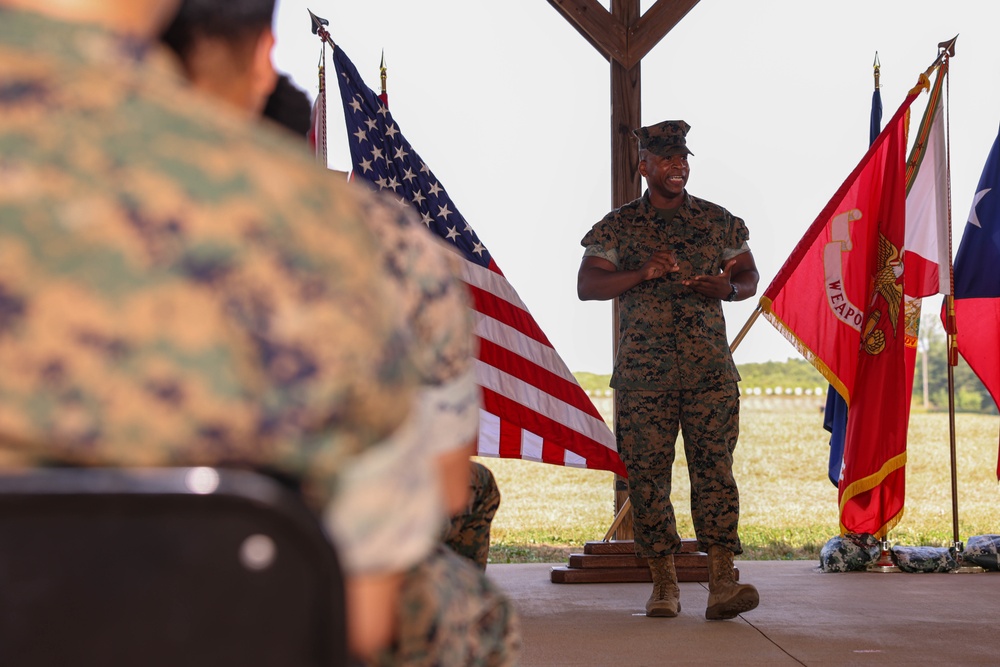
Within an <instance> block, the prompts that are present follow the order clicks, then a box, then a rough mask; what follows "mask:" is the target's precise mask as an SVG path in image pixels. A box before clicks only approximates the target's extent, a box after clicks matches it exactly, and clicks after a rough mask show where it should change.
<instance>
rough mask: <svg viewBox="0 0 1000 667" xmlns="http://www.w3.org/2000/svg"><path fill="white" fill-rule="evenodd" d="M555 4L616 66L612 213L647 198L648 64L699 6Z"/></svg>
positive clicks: (628, 525)
mask: <svg viewBox="0 0 1000 667" xmlns="http://www.w3.org/2000/svg"><path fill="white" fill-rule="evenodd" d="M549 4H550V5H552V6H553V7H554V8H555V9H556V10H557V11H558V12H559V13H560V14H562V15H563V17H564V18H565V19H566V20H567V21H569V22H570V23H571V24H572V25H573V27H575V28H576V29H577V31H579V32H580V34H581V35H583V37H584V39H586V40H587V41H588V42H590V44H591V45H592V46H593V47H594V48H596V49H597V50H598V51H599V52H600V53H601V55H602V56H604V58H605V59H607V60H608V62H609V63H610V64H611V207H612V208H618V207H619V206H622V205H624V204H627V203H628V202H630V201H632V200H634V199H637V198H638V197H639V196H640V195H641V194H642V182H641V178H640V176H639V146H638V143H637V142H636V140H635V137H634V136H633V135H632V130H634V129H635V128H637V127H639V126H640V125H641V124H642V77H641V69H640V65H641V62H642V59H643V57H645V55H646V54H647V53H649V51H650V49H652V48H653V47H654V46H656V45H657V44H658V43H659V41H660V40H661V39H662V38H663V37H664V36H665V35H666V34H667V33H668V32H670V30H671V29H672V28H673V27H674V26H675V25H677V23H678V22H679V21H680V20H681V19H682V18H684V16H685V15H686V14H687V13H688V12H689V11H690V10H691V8H692V7H694V6H695V5H696V4H698V0H657V1H656V3H655V4H654V5H653V6H652V7H650V8H649V9H648V10H647V11H646V13H645V14H641V15H640V7H639V0H612V2H611V11H610V12H609V11H608V10H607V9H605V8H604V6H603V5H601V4H600V3H599V2H598V1H597V0H549ZM618 317H619V314H618V301H617V299H616V300H615V301H614V303H613V304H612V318H613V324H612V326H613V327H614V334H615V335H614V345H615V350H614V353H615V354H616V355H617V353H618V349H617V348H618V324H619V321H618ZM615 400H616V402H617V399H615ZM615 413H616V414H617V410H615ZM614 494H615V515H616V516H617V515H618V513H619V512H620V510H621V508H622V507H623V506H624V505H625V500H626V499H627V498H628V483H627V480H626V479H625V478H624V477H619V476H618V475H615V481H614ZM632 536H633V533H632V517H631V513H629V514H628V516H626V517H623V518H622V520H621V521H620V523H619V524H618V527H617V528H616V530H615V537H616V538H617V539H619V540H630V539H632Z"/></svg>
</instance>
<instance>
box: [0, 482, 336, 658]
mask: <svg viewBox="0 0 1000 667" xmlns="http://www.w3.org/2000/svg"><path fill="white" fill-rule="evenodd" d="M345 626H346V612H345V609H344V591H343V576H342V573H341V570H340V567H339V564H338V561H337V557H336V553H335V550H334V548H333V546H332V544H331V542H330V541H329V539H328V538H327V536H326V535H325V533H324V532H323V530H322V529H321V527H320V524H319V521H318V520H317V518H316V516H315V515H314V514H313V513H311V512H310V511H309V510H308V509H307V508H306V507H305V506H304V505H303V504H302V503H301V501H300V500H299V498H298V496H297V495H296V494H295V493H294V492H292V491H290V490H288V489H286V488H285V487H283V486H282V485H281V484H279V483H278V482H277V481H275V480H273V479H272V478H270V477H267V476H265V475H262V474H257V473H252V472H246V471H238V470H222V469H216V468H163V469H133V470H122V469H93V468H92V469H84V468H50V469H40V470H33V471H30V472H25V473H7V474H3V475H0V665H5V666H10V667H31V666H34V665H44V666H46V667H52V666H66V667H71V666H72V667H77V666H87V665H94V666H95V667H96V666H98V665H99V666H101V667H114V666H118V665H121V666H128V667H156V666H159V665H164V666H167V665H169V666H171V667H195V666H199V665H206V666H212V667H220V666H224V665H239V666H241V667H244V666H245V667H256V666H260V667H267V666H270V665H276V666H277V665H281V666H282V667H288V666H300V665H301V666H305V665H344V664H347V655H346V653H347V652H346V628H345Z"/></svg>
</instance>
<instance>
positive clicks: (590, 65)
mask: <svg viewBox="0 0 1000 667" xmlns="http://www.w3.org/2000/svg"><path fill="white" fill-rule="evenodd" d="M604 4H605V5H606V6H609V5H610V3H608V2H605V3H604ZM651 4H652V3H651V2H644V3H643V5H642V7H643V10H645V9H646V8H647V7H648V6H649V5H651ZM307 7H308V8H310V9H312V10H313V11H314V12H315V13H316V14H318V15H320V16H323V17H324V18H327V19H329V20H330V26H329V30H330V33H331V35H332V37H333V39H334V41H335V42H337V44H338V45H339V46H341V47H342V48H343V49H344V51H345V53H346V54H347V55H348V57H349V58H350V59H351V60H352V61H353V62H354V64H355V66H356V67H357V68H358V71H359V72H360V73H361V75H362V76H363V77H364V78H365V80H366V82H367V84H368V85H369V86H370V87H372V88H375V89H376V90H377V89H378V86H379V62H380V59H381V54H382V51H383V49H384V51H385V59H386V65H387V67H388V92H389V100H390V107H391V109H392V112H393V116H394V117H395V119H396V122H397V124H398V125H399V127H400V129H401V130H402V132H403V134H404V136H406V138H407V139H408V140H409V142H410V143H411V144H412V145H413V147H414V149H416V150H417V151H418V152H419V153H420V155H421V157H422V158H423V159H424V161H425V162H426V163H427V164H428V166H429V167H430V168H431V169H432V170H433V171H434V173H435V174H436V176H437V177H438V178H439V180H440V182H441V184H442V185H443V186H444V187H445V188H446V189H447V190H448V193H449V194H450V195H451V198H452V199H453V200H454V202H455V204H456V205H457V207H458V209H459V210H460V211H461V212H462V214H463V215H464V216H465V218H466V219H467V220H468V221H469V223H470V224H471V225H472V226H473V228H474V229H475V230H476V232H477V234H478V235H479V237H480V239H481V240H482V242H483V243H484V244H485V245H486V246H487V247H488V248H489V249H490V252H491V253H492V254H493V257H494V259H495V261H496V262H497V264H498V265H499V266H500V268H501V270H502V271H503V272H504V274H505V275H506V276H507V278H508V279H509V280H510V282H511V284H512V285H513V286H514V288H515V289H516V290H517V292H518V293H519V295H520V296H521V299H522V300H523V301H524V302H525V304H526V305H527V306H528V308H529V310H530V311H531V313H532V314H533V315H534V317H535V319H536V320H537V321H538V323H539V325H540V326H541V327H542V329H543V330H544V331H545V332H546V334H547V335H548V337H549V339H550V340H551V341H552V343H553V345H554V346H555V348H556V350H557V351H558V352H559V353H560V354H561V355H562V357H563V359H564V360H565V361H566V363H567V365H568V366H569V368H570V369H571V370H573V371H591V372H595V373H609V372H610V371H611V367H612V363H613V359H612V339H611V332H612V323H611V305H610V302H587V303H582V302H580V301H578V300H577V298H576V272H577V268H578V267H579V264H580V258H581V256H582V251H583V249H582V247H581V246H580V239H581V238H582V237H583V235H584V234H585V233H586V232H587V230H588V229H589V228H590V227H591V226H592V225H593V224H594V223H595V222H597V221H598V220H600V219H601V218H602V217H603V216H604V214H605V213H607V212H608V210H609V209H610V207H611V170H610V160H611V129H610V101H609V91H610V66H609V64H608V63H607V61H605V60H604V59H603V58H602V57H601V56H600V55H599V54H598V52H597V51H596V50H595V49H594V48H593V47H592V46H590V44H588V43H587V42H586V41H585V40H584V39H583V37H581V36H580V34H579V33H577V32H576V30H575V29H574V28H573V27H572V26H571V25H570V24H569V23H568V22H567V21H566V20H565V19H563V18H562V16H560V15H559V14H558V13H557V12H556V10H555V9H553V8H552V7H551V5H549V3H548V2H546V1H545V0H504V2H500V3H484V2H477V1H474V0H421V1H419V2H417V1H414V0H365V2H348V1H347V0H278V14H277V18H276V23H275V28H276V33H277V37H278V46H277V48H276V51H275V64H276V66H277V67H278V69H280V70H282V71H284V72H287V73H288V74H290V75H291V76H292V78H293V79H294V80H295V81H296V83H297V84H298V85H299V86H300V87H302V88H303V89H304V90H306V92H307V93H308V94H309V95H310V96H311V97H314V96H315V95H316V92H317V90H318V83H317V74H316V71H317V64H318V60H319V53H320V44H319V40H318V38H316V37H315V36H314V35H312V33H311V32H310V30H309V16H308V13H307V12H306V8H307ZM997 26H1000V2H996V0H975V1H974V0H952V2H950V3H934V2H929V1H924V0H881V1H879V2H872V1H871V0H841V1H840V2H837V3H820V2H803V1H801V0H767V1H764V0H759V1H753V0H701V2H699V3H698V4H697V5H696V6H695V7H694V9H692V10H691V12H689V13H688V15H687V16H686V17H685V18H684V19H683V20H681V22H680V23H679V24H678V25H677V26H676V27H675V28H674V29H673V30H672V31H671V32H670V33H669V34H668V35H667V36H666V37H665V38H664V39H663V40H662V41H661V42H660V43H659V44H658V45H657V46H656V47H655V48H654V49H653V50H652V51H651V52H650V53H649V55H647V56H646V58H645V59H644V60H643V62H642V122H643V124H644V125H647V124H652V123H656V122H659V121H661V120H667V119H683V120H686V121H687V122H688V123H690V125H691V128H692V129H691V131H690V133H689V134H688V145H689V146H690V148H691V150H692V151H693V152H694V154H695V155H694V156H693V157H691V160H690V162H691V178H690V181H689V182H688V190H689V192H691V194H693V195H696V196H699V197H703V198H705V199H709V200H711V201H714V202H716V203H718V204H721V205H722V206H725V207H726V208H728V209H729V210H730V211H731V212H732V213H734V214H735V215H738V216H740V217H742V218H744V219H745V220H746V223H747V225H748V227H749V229H750V246H751V248H752V250H753V253H754V256H755V258H756V260H757V266H758V268H759V269H760V273H761V284H760V289H759V291H758V293H760V292H762V291H763V290H764V288H765V287H766V286H767V285H768V284H769V283H770V281H771V280H772V279H773V277H774V275H775V273H776V272H777V271H778V269H779V268H780V267H781V265H782V264H783V263H784V261H785V259H786V258H787V257H788V255H789V253H790V252H791V250H792V248H793V247H794V245H795V243H796V242H797V241H798V240H799V238H801V236H802V234H803V233H804V232H805V230H806V228H807V227H808V226H809V225H810V224H811V223H812V222H813V220H814V219H815V218H816V216H817V215H818V214H819V212H820V210H821V209H822V208H823V206H824V205H825V204H826V203H827V201H828V200H829V199H830V197H832V195H833V194H834V192H835V191H836V190H837V188H838V187H839V186H840V184H841V183H842V182H843V181H844V179H845V178H846V177H847V175H848V174H849V173H850V172H851V170H852V169H853V168H854V166H855V165H856V164H857V163H858V161H859V160H860V159H861V157H862V156H863V155H864V152H865V150H866V149H867V146H868V115H869V111H870V104H871V93H872V89H873V78H872V64H873V61H874V59H875V53H876V51H877V52H878V57H879V61H880V63H881V84H882V89H881V93H882V103H883V107H884V111H883V119H884V120H886V121H887V120H888V119H889V118H890V117H891V116H892V114H893V112H894V111H895V110H896V108H897V107H898V106H899V105H900V104H901V103H902V101H903V98H904V97H905V95H906V92H907V91H908V90H909V89H910V88H911V87H912V86H913V85H914V84H915V83H916V81H917V76H918V75H919V73H921V72H923V71H924V69H925V68H926V67H927V66H928V65H929V64H930V63H931V62H932V61H933V60H934V58H935V57H936V56H937V44H938V42H941V41H945V40H948V39H950V38H952V37H954V36H955V35H956V34H957V35H959V38H958V42H957V52H956V56H955V58H954V59H953V60H952V66H951V77H950V78H951V81H950V111H951V117H950V137H951V167H952V181H951V182H952V215H953V225H954V230H955V231H954V232H953V246H954V248H955V249H957V248H958V243H959V240H960V237H961V234H962V230H963V228H964V225H965V220H966V219H967V217H968V212H969V208H970V205H971V202H972V197H973V195H974V192H975V188H976V184H977V182H978V180H979V175H980V172H981V171H982V168H983V165H984V163H985V160H986V156H987V153H988V152H989V149H990V146H991V145H992V143H993V140H994V139H995V138H996V136H997V128H998V124H1000V40H998V39H997V37H996V31H997ZM330 84H331V95H330V98H329V99H330V110H329V112H328V118H329V142H330V165H331V167H334V168H337V169H342V170H347V169H349V168H350V157H349V154H348V151H347V143H346V141H347V139H346V131H345V129H344V124H343V118H342V114H341V113H340V111H339V109H340V108H341V107H340V102H339V92H338V91H337V88H336V83H335V82H333V81H332V80H331V82H330ZM926 98H927V96H926V95H923V96H922V97H921V98H919V99H918V100H917V102H916V103H915V104H914V107H913V109H914V111H913V121H912V126H911V137H912V135H914V134H915V130H916V125H917V123H918V122H919V116H920V114H921V113H922V111H923V108H924V105H925V104H926ZM755 305H756V299H752V300H749V301H744V302H741V303H739V304H733V305H727V306H726V310H725V312H726V319H727V322H728V325H729V331H730V338H732V337H734V336H735V335H736V333H737V332H738V331H739V329H740V328H741V327H742V326H743V324H744V323H745V322H746V320H747V318H748V317H749V316H750V314H751V312H752V310H753V308H754V306H755ZM939 306H940V297H931V298H929V299H927V300H926V306H925V308H928V309H934V310H937V309H938V308H939ZM735 357H736V361H737V363H745V362H756V361H768V360H779V361H782V360H785V359H787V358H789V357H793V358H797V357H798V353H797V352H796V351H795V350H794V348H792V346H791V345H790V344H789V343H788V342H787V341H786V340H785V339H784V338H783V337H781V336H780V335H779V334H778V333H777V332H776V331H775V330H774V328H773V327H772V326H771V325H770V324H769V323H768V322H767V321H766V320H764V318H759V319H758V320H757V322H756V324H755V325H754V326H753V328H752V329H751V331H750V334H749V335H748V336H747V338H746V339H745V340H744V342H743V343H742V345H741V346H740V347H739V349H738V350H737V351H736V354H735Z"/></svg>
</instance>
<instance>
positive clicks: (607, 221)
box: [579, 121, 758, 616]
mask: <svg viewBox="0 0 1000 667" xmlns="http://www.w3.org/2000/svg"><path fill="white" fill-rule="evenodd" d="M687 130H688V125H687V124H686V123H684V122H683V121H666V122H664V123H660V124H658V125H655V126H651V127H648V128H640V129H638V130H636V136H637V137H638V139H639V146H640V165H639V171H640V173H641V174H642V175H643V176H644V177H645V179H646V182H647V185H648V190H647V191H646V192H645V193H644V194H643V196H642V197H641V198H639V199H637V200H635V201H633V202H631V203H629V204H626V205H624V206H622V207H621V208H619V209H617V210H615V211H612V212H610V213H609V214H608V215H607V216H605V217H604V219H603V220H601V221H600V222H598V223H597V224H596V225H594V227H593V228H592V229H591V230H590V232H588V233H587V235H586V236H585V237H584V238H583V240H582V245H583V246H584V247H585V248H586V250H585V252H584V259H583V263H582V264H581V271H580V282H579V290H580V296H581V298H584V299H587V298H597V299H608V298H614V297H617V298H618V307H619V325H620V335H619V339H618V351H617V356H616V359H615V367H614V373H613V375H612V378H611V386H612V387H613V388H614V389H615V391H616V401H617V414H616V421H615V425H616V438H617V442H618V450H619V453H620V455H621V457H622V461H623V462H624V464H625V467H626V469H627V471H628V478H629V497H630V500H631V503H632V516H633V520H634V531H635V548H636V553H637V554H638V555H639V556H643V557H646V558H650V559H654V560H655V559H662V558H664V557H667V556H670V555H672V554H675V553H678V552H680V549H681V539H680V537H679V535H678V534H677V526H676V520H675V516H674V508H673V505H672V503H671V501H670V491H671V474H672V470H673V463H674V445H675V441H676V439H677V435H678V432H679V431H680V432H681V433H683V441H684V450H685V454H686V455H687V460H688V474H689V476H690V480H691V514H692V517H693V519H694V527H695V532H696V535H697V538H698V545H699V548H700V549H702V550H704V551H709V553H710V554H711V553H712V549H713V548H715V547H717V548H719V549H721V550H723V551H725V552H727V553H728V554H729V557H730V558H731V557H732V555H733V554H739V553H741V552H742V548H741V546H740V540H739V534H738V531H737V528H738V523H739V493H738V491H737V487H736V481H735V479H734V478H733V473H732V464H733V451H734V449H735V447H736V441H737V437H738V434H739V390H738V388H737V382H738V381H739V379H740V378H739V374H738V373H737V370H736V366H735V364H734V363H733V359H732V355H731V354H730V351H729V345H728V342H727V339H726V323H725V319H724V318H723V313H722V300H723V299H725V300H734V299H737V298H746V297H749V296H752V295H753V293H754V291H755V290H756V285H757V279H758V275H757V271H756V267H755V266H754V263H753V259H752V255H751V254H750V252H749V246H748V245H747V240H748V238H749V232H748V231H747V228H746V225H745V224H744V222H743V220H741V219H740V218H738V217H736V216H734V215H732V214H730V213H729V212H728V211H727V210H726V209H724V208H722V207H721V206H718V205H716V204H713V203H711V202H708V201H705V200H703V199H699V198H697V197H693V196H691V195H690V194H688V192H687V191H686V189H685V187H684V186H685V185H686V183H687V176H688V173H689V171H688V162H687V156H688V155H689V154H690V151H689V150H688V149H687V144H686V139H685V137H686V134H687ZM669 563H670V567H671V571H672V568H673V565H672V563H673V560H672V558H671V559H669ZM672 576H673V575H672ZM674 579H676V577H675V576H674ZM656 580H657V577H656V572H655V571H654V581H656ZM673 588H674V589H676V581H674V582H673ZM666 597H668V598H669V597H671V596H670V595H667V596H666ZM672 597H673V598H675V601H676V598H677V593H674V594H673V596H672ZM651 600H652V599H651ZM679 610H680V605H679V602H677V604H676V605H675V606H674V607H671V608H669V609H663V610H658V611H662V612H663V613H653V612H652V611H650V609H649V608H647V611H648V612H649V613H650V615H665V616H674V615H676V614H677V612H679Z"/></svg>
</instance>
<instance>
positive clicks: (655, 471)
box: [615, 383, 743, 557]
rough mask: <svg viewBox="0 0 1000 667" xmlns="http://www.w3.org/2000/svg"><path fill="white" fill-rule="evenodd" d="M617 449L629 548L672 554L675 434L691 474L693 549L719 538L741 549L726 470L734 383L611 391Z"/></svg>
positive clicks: (734, 414)
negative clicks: (631, 539) (624, 474)
mask: <svg viewBox="0 0 1000 667" xmlns="http://www.w3.org/2000/svg"><path fill="white" fill-rule="evenodd" d="M615 398H616V401H617V420H616V422H615V430H616V437H617V440H618V451H619V453H620V455H621V458H622V462H623V463H624V464H625V468H626V470H627V471H628V482H629V499H630V500H631V502H632V519H633V524H634V532H635V552H636V554H637V555H639V556H644V557H656V556H666V555H668V554H673V553H678V552H679V551H680V550H681V539H680V536H679V535H678V534H677V522H676V518H675V516H674V507H673V504H672V503H671V501H670V490H671V475H672V473H673V466H674V445H675V443H676V441H677V434H678V431H680V433H681V434H682V435H683V441H684V453H685V455H686V456H687V464H688V476H689V478H690V481H691V518H692V519H693V521H694V530H695V535H696V537H697V538H698V548H699V549H700V550H702V551H708V547H709V546H711V545H713V544H719V545H722V546H724V547H725V548H727V549H729V550H731V551H732V552H733V553H734V554H739V553H742V552H743V549H742V547H741V546H740V538H739V534H738V527H739V514H740V499H739V491H738V490H737V488H736V480H735V479H734V477H733V450H734V449H735V448H736V440H737V437H738V436H739V428H740V417H739V411H740V395H739V389H738V388H737V386H736V384H735V383H727V384H726V385H724V386H721V387H719V388H717V389H710V390H707V391H706V390H682V391H632V390H618V391H617V392H616V395H615Z"/></svg>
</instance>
